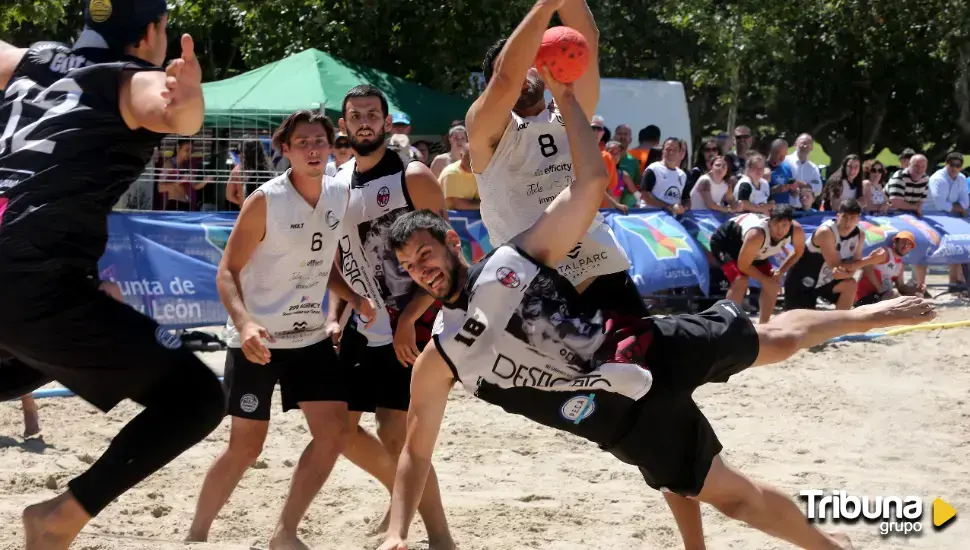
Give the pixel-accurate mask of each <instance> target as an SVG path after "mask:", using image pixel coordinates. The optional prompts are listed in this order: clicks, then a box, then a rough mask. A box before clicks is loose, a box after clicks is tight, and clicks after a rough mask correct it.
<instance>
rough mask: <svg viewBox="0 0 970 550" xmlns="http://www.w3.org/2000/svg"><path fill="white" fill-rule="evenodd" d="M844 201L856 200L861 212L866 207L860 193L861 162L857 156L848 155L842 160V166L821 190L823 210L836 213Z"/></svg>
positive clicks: (864, 197) (865, 202) (862, 194)
mask: <svg viewBox="0 0 970 550" xmlns="http://www.w3.org/2000/svg"><path fill="white" fill-rule="evenodd" d="M846 199H856V200H857V201H859V204H860V205H861V206H862V208H863V210H864V209H865V208H866V206H867V205H868V202H867V200H866V199H867V197H866V196H865V193H863V192H862V161H860V160H859V155H848V156H846V157H845V158H844V159H842V166H840V167H839V169H838V170H836V171H835V173H834V174H832V176H831V177H830V178H829V180H828V181H827V182H826V183H825V188H824V189H823V190H822V205H823V208H824V209H825V210H828V211H830V212H836V211H838V209H839V203H841V202H842V201H844V200H846Z"/></svg>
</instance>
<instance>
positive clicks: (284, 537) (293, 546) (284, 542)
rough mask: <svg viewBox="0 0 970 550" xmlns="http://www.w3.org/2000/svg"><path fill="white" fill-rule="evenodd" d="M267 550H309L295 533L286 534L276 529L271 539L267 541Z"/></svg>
mask: <svg viewBox="0 0 970 550" xmlns="http://www.w3.org/2000/svg"><path fill="white" fill-rule="evenodd" d="M269 550H310V547H309V546H307V545H306V544H304V543H303V541H302V540H300V538H299V537H297V536H296V533H287V532H285V531H283V530H282V529H279V528H277V529H276V532H275V533H273V538H272V539H270V541H269Z"/></svg>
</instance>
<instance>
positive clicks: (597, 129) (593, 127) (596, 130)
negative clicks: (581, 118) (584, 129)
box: [590, 126, 603, 132]
mask: <svg viewBox="0 0 970 550" xmlns="http://www.w3.org/2000/svg"><path fill="white" fill-rule="evenodd" d="M590 128H592V129H593V131H595V132H602V131H603V127H602V126H590Z"/></svg>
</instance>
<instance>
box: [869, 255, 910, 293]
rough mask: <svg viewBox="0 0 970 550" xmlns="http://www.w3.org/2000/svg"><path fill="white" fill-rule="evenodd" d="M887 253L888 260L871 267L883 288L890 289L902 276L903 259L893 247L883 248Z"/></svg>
mask: <svg viewBox="0 0 970 550" xmlns="http://www.w3.org/2000/svg"><path fill="white" fill-rule="evenodd" d="M884 248H885V249H886V252H888V253H889V260H888V261H887V262H886V263H884V264H879V265H876V266H873V269H874V270H875V272H876V276H877V277H879V280H880V281H882V286H883V288H892V287H893V283H894V282H896V281H897V280H898V279H899V278H900V277H902V276H903V257H902V256H900V255H899V254H897V253H896V251H895V250H893V247H891V246H886V247H884Z"/></svg>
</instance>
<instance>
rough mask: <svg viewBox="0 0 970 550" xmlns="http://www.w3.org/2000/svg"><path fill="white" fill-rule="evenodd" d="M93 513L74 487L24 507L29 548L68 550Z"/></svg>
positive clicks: (25, 532)
mask: <svg viewBox="0 0 970 550" xmlns="http://www.w3.org/2000/svg"><path fill="white" fill-rule="evenodd" d="M90 520H91V516H89V515H88V513H87V512H86V511H85V510H84V508H82V507H81V504H80V503H78V501H77V500H76V499H75V498H74V496H73V495H72V494H71V492H70V491H67V492H66V493H63V494H61V495H59V496H57V497H54V498H52V499H51V500H48V501H45V502H41V503H38V504H33V505H31V506H28V507H27V508H26V509H25V510H24V514H23V521H24V538H25V539H26V541H27V544H26V546H25V548H26V550H68V548H70V546H71V543H72V542H74V539H76V538H77V536H78V534H79V533H80V532H81V529H83V528H84V526H85V525H87V523H88V521H90Z"/></svg>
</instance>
